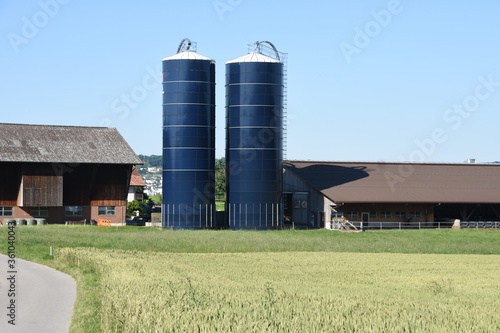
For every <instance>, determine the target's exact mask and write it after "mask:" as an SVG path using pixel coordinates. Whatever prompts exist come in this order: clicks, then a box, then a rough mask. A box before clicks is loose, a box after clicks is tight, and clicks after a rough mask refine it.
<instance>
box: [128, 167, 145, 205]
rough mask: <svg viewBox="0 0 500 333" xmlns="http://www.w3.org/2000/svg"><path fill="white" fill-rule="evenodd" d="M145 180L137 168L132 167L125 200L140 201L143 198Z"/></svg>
mask: <svg viewBox="0 0 500 333" xmlns="http://www.w3.org/2000/svg"><path fill="white" fill-rule="evenodd" d="M146 185H147V184H146V182H145V181H144V179H142V176H141V174H140V173H139V170H137V168H136V167H134V168H133V169H132V176H131V177H130V187H129V189H128V196H127V201H128V202H130V201H134V200H138V201H142V200H144V187H146Z"/></svg>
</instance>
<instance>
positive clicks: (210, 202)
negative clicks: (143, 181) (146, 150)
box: [162, 39, 215, 229]
mask: <svg viewBox="0 0 500 333" xmlns="http://www.w3.org/2000/svg"><path fill="white" fill-rule="evenodd" d="M194 45H195V44H194V43H192V42H191V41H189V40H188V39H184V40H183V41H182V42H181V45H180V46H179V49H178V51H177V54H175V55H173V56H170V57H167V58H165V59H163V204H162V226H163V227H164V228H174V229H204V228H211V227H214V226H215V62H214V60H212V59H210V58H208V57H205V56H202V55H200V54H198V53H196V50H195V49H194Z"/></svg>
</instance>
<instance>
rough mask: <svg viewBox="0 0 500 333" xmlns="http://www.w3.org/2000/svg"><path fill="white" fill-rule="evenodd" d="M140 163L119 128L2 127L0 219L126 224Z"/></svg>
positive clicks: (0, 147)
mask: <svg viewBox="0 0 500 333" xmlns="http://www.w3.org/2000/svg"><path fill="white" fill-rule="evenodd" d="M137 164H142V162H141V160H140V159H139V158H138V157H137V155H136V154H135V153H134V152H133V151H132V149H131V148H130V146H129V145H128V144H127V142H126V141H125V140H124V139H123V137H122V136H121V135H120V133H118V131H117V130H116V129H114V128H106V127H75V126H46V125H19V124H0V170H1V172H0V220H4V219H15V218H19V219H33V218H40V219H43V220H44V221H45V222H47V223H54V224H56V223H61V224H62V223H65V222H66V221H82V220H85V221H87V222H90V221H91V220H95V221H98V220H100V219H102V220H107V221H110V222H111V223H123V224H124V223H125V214H126V203H127V194H128V190H129V184H130V179H131V174H132V169H133V167H134V165H137Z"/></svg>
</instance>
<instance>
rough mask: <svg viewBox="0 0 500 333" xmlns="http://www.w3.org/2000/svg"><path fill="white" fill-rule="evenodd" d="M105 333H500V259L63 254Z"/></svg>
mask: <svg viewBox="0 0 500 333" xmlns="http://www.w3.org/2000/svg"><path fill="white" fill-rule="evenodd" d="M56 259H57V260H61V261H64V262H68V263H70V264H73V265H90V266H92V267H93V268H94V269H95V270H96V271H97V272H98V276H99V282H98V283H99V286H98V288H99V292H100V295H101V313H100V316H101V318H100V320H101V330H102V331H104V332H426V333H427V332H440V333H442V332H498V331H500V312H499V311H498V306H499V300H500V284H499V276H500V265H499V263H500V256H499V255H488V256H485V255H444V254H389V253H382V254H375V253H371V254H365V253H332V252H330V253H327V252H314V253H313V252H282V253H207V254H200V253H156V252H137V251H135V252H132V251H130V252H127V251H115V250H96V249H77V248H73V249H69V248H67V249H61V250H59V251H58V252H57V257H56Z"/></svg>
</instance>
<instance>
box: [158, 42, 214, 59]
mask: <svg viewBox="0 0 500 333" xmlns="http://www.w3.org/2000/svg"><path fill="white" fill-rule="evenodd" d="M165 60H209V61H212V62H215V61H214V60H213V59H212V58H209V57H207V56H204V55H201V54H199V53H197V52H196V42H191V41H190V40H189V39H188V38H184V39H183V40H182V41H181V43H180V45H179V48H178V49H177V53H176V54H174V55H172V56H169V57H166V58H164V59H163V61H165Z"/></svg>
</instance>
